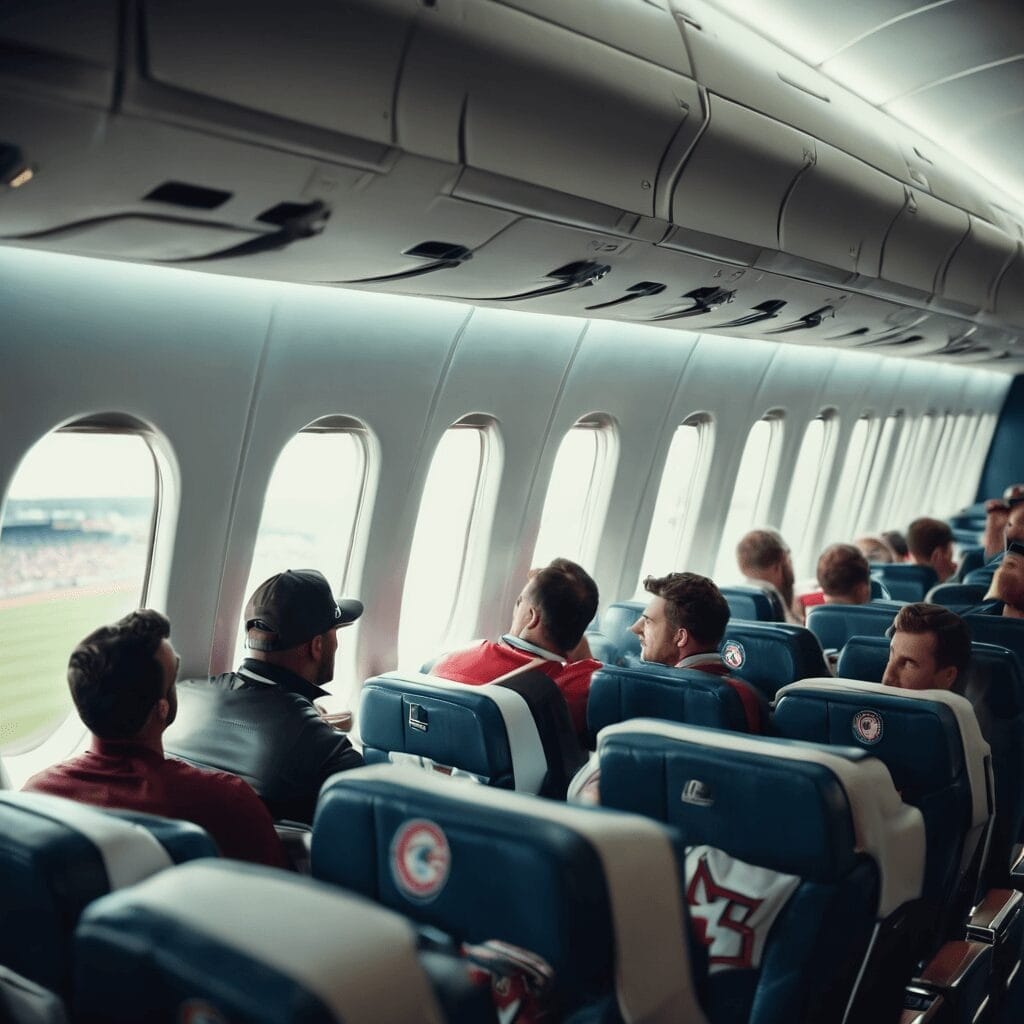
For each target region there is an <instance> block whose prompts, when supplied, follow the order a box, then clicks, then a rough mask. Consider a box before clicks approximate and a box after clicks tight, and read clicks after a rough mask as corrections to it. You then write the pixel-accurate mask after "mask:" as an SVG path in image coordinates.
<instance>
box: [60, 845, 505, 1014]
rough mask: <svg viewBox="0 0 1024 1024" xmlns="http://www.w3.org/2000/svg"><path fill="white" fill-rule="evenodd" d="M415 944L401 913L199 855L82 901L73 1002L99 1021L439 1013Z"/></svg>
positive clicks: (255, 868)
mask: <svg viewBox="0 0 1024 1024" xmlns="http://www.w3.org/2000/svg"><path fill="white" fill-rule="evenodd" d="M416 945H417V935H416V931H415V929H414V927H413V926H412V924H411V923H410V922H409V921H406V920H405V919H403V918H401V917H399V916H398V915H397V914H393V913H391V912H389V911H386V910H384V909H383V908H381V907H374V906H371V905H370V904H368V903H367V902H366V901H365V900H361V899H358V898H355V897H351V896H345V895H344V894H342V893H340V892H339V891H338V890H337V889H336V888H335V887H333V886H328V885H322V884H319V885H318V884H316V883H314V882H312V881H310V880H309V879H307V878H298V877H295V876H289V875H286V874H284V873H283V872H280V871H274V870H271V869H268V868H262V867H258V866H256V865H252V864H239V863H237V862H220V863H218V862H217V861H209V860H204V861H197V862H195V863H192V864H187V865H184V866H183V867H181V868H175V869H174V870H171V871H165V872H163V873H162V874H161V875H159V876H157V877H155V878H151V879H148V880H147V881H145V882H142V883H141V884H139V885H137V886H133V887H132V888H130V889H127V890H124V891H123V892H118V893H114V894H112V895H110V896H106V897H104V898H102V899H100V900H97V901H96V902H95V903H93V904H92V905H91V906H90V907H89V908H88V909H87V910H86V911H85V913H84V914H83V915H82V919H81V922H80V923H79V926H78V930H77V934H76V942H75V954H76V968H75V983H74V1001H75V1007H76V1011H77V1014H78V1015H79V1016H80V1017H81V1019H82V1020H89V1021H103V1022H104V1024H136V1022H138V1021H199V1020H202V1021H246V1022H247V1024H299V1022H301V1024H338V1022H342V1021H344V1022H345V1024H371V1022H372V1024H403V1022H405V1021H417V1020H440V1019H442V1014H441V1010H440V1006H439V1005H438V1000H437V999H436V997H435V993H434V991H433V987H432V985H431V983H430V981H429V979H428V977H427V975H426V972H425V971H424V970H423V967H422V965H421V962H420V959H419V954H418V953H417V949H416ZM310 950H315V951H316V955H313V956H311V955H310ZM370 962H372V963H373V966H374V971H373V977H375V978H376V979H377V980H376V981H375V982H371V981H369V980H368V979H367V974H368V971H367V964H368V963H370ZM374 984H375V985H376V986H377V988H378V994H377V997H376V999H375V998H374V991H373V988H372V986H373V985H374ZM492 1014H493V1009H492ZM488 1019H490V1020H493V1019H494V1018H493V1016H491V1017H487V1016H485V1017H483V1020H484V1021H487V1020H488Z"/></svg>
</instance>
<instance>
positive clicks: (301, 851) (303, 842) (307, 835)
mask: <svg viewBox="0 0 1024 1024" xmlns="http://www.w3.org/2000/svg"><path fill="white" fill-rule="evenodd" d="M274 831H275V832H277V838H278V839H280V840H281V845H282V846H283V847H284V855H285V856H286V857H287V858H288V864H289V866H290V867H291V869H292V870H293V871H296V872H298V873H299V874H300V875H308V874H309V873H310V866H309V851H310V847H311V846H312V843H313V829H312V828H311V827H310V826H309V825H303V824H301V823H300V822H297V821H275V822H274Z"/></svg>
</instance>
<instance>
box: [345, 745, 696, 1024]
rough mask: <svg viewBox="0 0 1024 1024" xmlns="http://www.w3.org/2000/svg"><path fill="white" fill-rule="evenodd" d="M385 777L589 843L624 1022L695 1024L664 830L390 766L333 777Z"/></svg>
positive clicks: (631, 817)
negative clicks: (607, 910)
mask: <svg viewBox="0 0 1024 1024" xmlns="http://www.w3.org/2000/svg"><path fill="white" fill-rule="evenodd" d="M360 779H361V780H365V781H375V782H376V781H379V782H389V783H393V784H395V785H398V786H402V787H404V788H408V789H416V790H419V791H421V792H429V793H434V794H437V795H439V796H442V797H445V798H447V799H450V800H456V801H459V802H461V803H464V804H467V805H472V806H477V807H487V808H491V809H494V810H499V811H508V812H510V813H515V814H520V815H528V816H529V817H532V818H536V819H537V820H540V821H549V822H554V823H556V824H559V825H562V826H564V827H565V828H568V829H571V830H572V831H574V832H576V833H577V834H579V835H581V836H583V837H584V838H585V839H586V840H587V842H588V843H589V844H590V845H591V846H592V847H593V849H594V850H595V852H596V853H597V855H598V858H599V859H600V861H601V865H602V867H603V869H604V875H605V881H606V884H607V886H608V898H609V902H610V905H611V913H612V923H613V925H614V928H615V950H616V965H615V970H616V978H615V987H616V996H617V998H618V1003H619V1009H620V1011H621V1013H622V1016H623V1019H624V1020H625V1021H626V1022H627V1024H640V1022H643V1024H677V1022H679V1021H687V1022H688V1024H690V1022H692V1024H703V1022H704V1015H703V1013H702V1011H701V1009H700V1006H699V1004H698V1002H697V998H696V995H695V994H694V990H693V981H692V978H691V976H690V962H689V952H688V949H687V947H686V925H685V922H684V918H683V911H682V903H683V894H682V892H681V890H680V884H679V871H680V869H681V866H677V861H676V855H675V851H674V850H673V848H672V844H671V843H670V841H669V836H668V832H667V830H666V829H665V828H664V827H663V826H662V825H660V824H659V823H658V822H655V821H652V820H650V819H649V818H642V817H640V816H639V815H635V814H623V813H621V812H617V811H608V810H603V809H593V808H583V807H571V806H569V805H567V804H562V803H555V802H554V801H547V800H538V799H535V798H533V797H530V796H525V795H523V794H519V793H510V792H508V791H507V790H499V789H489V788H485V787H483V786H472V785H467V784H459V783H458V782H453V781H452V780H451V779H447V778H444V777H441V776H437V775H431V774H427V773H424V772H419V771H416V770H415V769H409V768H404V767H401V766H396V765H373V766H369V767H366V768H357V769H355V770H354V771H348V772H344V773H341V774H339V775H336V776H334V777H333V779H332V780H329V781H328V783H326V784H325V788H326V786H330V785H331V784H332V782H333V781H334V780H337V781H338V782H339V783H345V782H349V781H351V782H355V781H357V780H360Z"/></svg>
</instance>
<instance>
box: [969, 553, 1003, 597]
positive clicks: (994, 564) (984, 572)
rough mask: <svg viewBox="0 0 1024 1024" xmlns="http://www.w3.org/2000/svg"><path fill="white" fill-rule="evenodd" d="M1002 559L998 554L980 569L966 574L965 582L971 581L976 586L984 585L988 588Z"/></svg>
mask: <svg viewBox="0 0 1024 1024" xmlns="http://www.w3.org/2000/svg"><path fill="white" fill-rule="evenodd" d="M1001 561H1002V557H1001V556H999V555H997V556H996V557H995V558H994V559H992V561H991V562H987V563H986V564H985V565H983V566H981V567H980V568H978V569H973V570H971V572H969V573H967V575H966V576H964V583H970V584H972V585H973V586H976V587H984V588H985V589H986V590H988V588H989V584H990V583H991V582H992V577H993V576H995V574H996V569H998V568H999V563H1000V562H1001Z"/></svg>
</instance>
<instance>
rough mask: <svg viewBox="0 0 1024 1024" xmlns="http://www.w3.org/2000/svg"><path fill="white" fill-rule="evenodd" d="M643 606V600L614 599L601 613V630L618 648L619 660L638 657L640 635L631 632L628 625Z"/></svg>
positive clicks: (633, 620)
mask: <svg viewBox="0 0 1024 1024" xmlns="http://www.w3.org/2000/svg"><path fill="white" fill-rule="evenodd" d="M645 607H646V605H645V603H644V602H643V601H615V602H613V603H612V604H610V605H608V607H607V608H605V610H604V611H603V612H602V613H601V632H602V633H604V635H605V636H606V637H608V639H609V640H611V642H612V643H613V644H615V646H616V647H617V648H618V651H619V659H620V661H621V660H622V659H625V658H627V657H630V656H633V657H635V658H639V657H640V637H638V636H637V635H636V634H635V633H631V632H630V631H629V627H630V626H632V625H633V623H634V622H636V620H637V619H639V618H640V615H641V613H642V612H643V610H644V608H645ZM606 664H607V663H606Z"/></svg>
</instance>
